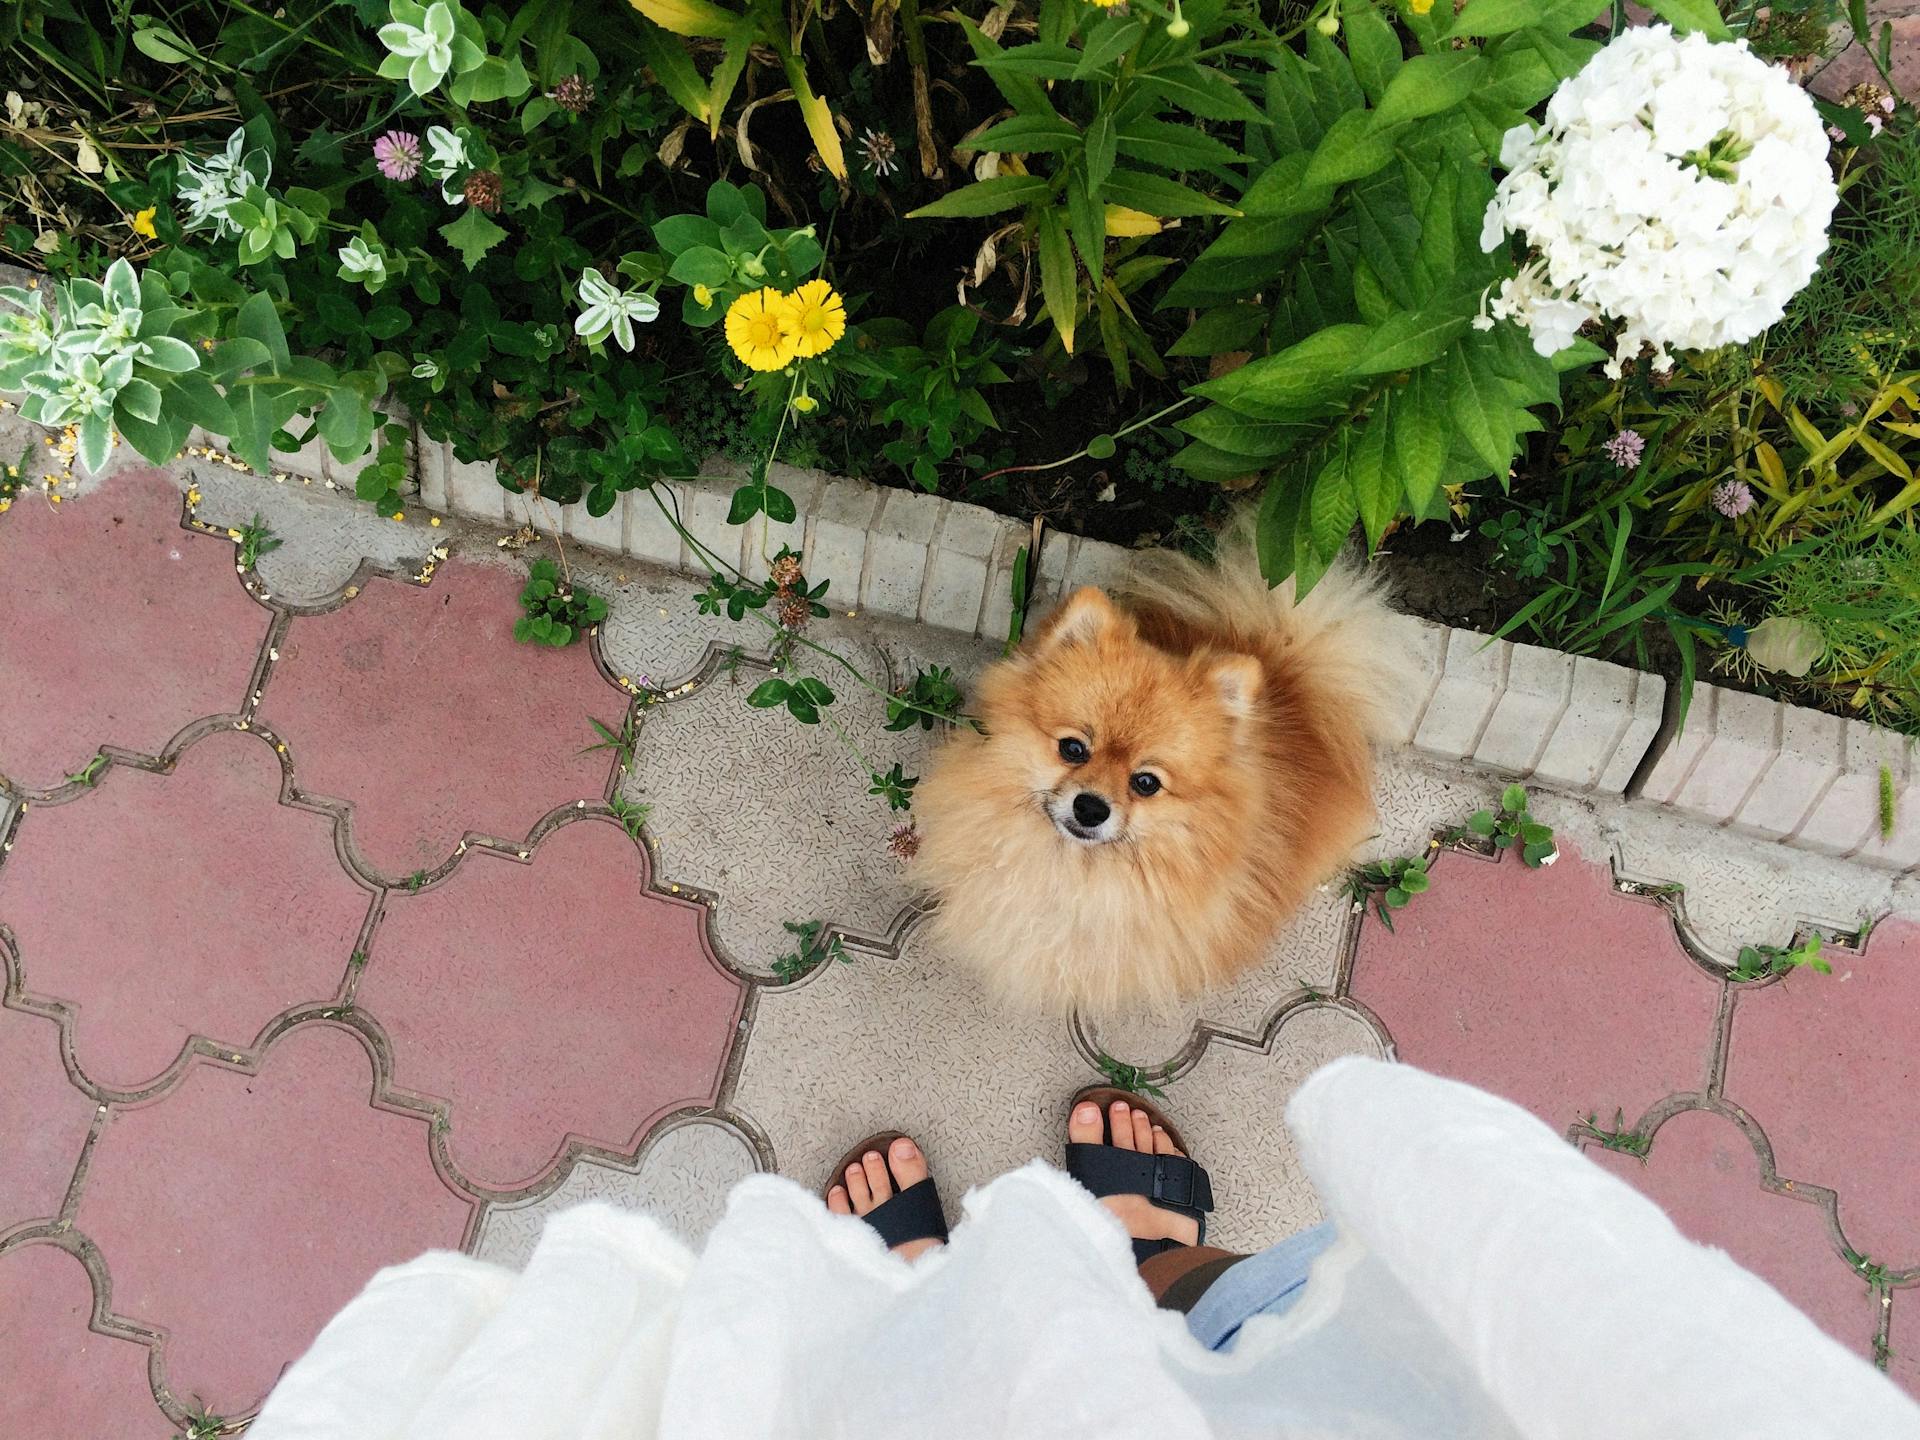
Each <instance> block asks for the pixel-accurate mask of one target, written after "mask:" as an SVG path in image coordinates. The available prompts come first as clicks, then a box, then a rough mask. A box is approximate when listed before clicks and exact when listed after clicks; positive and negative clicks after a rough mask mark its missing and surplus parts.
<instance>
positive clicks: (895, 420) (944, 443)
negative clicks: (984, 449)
mask: <svg viewBox="0 0 1920 1440" xmlns="http://www.w3.org/2000/svg"><path fill="white" fill-rule="evenodd" d="M861 340H862V347H861V348H860V349H858V350H856V351H855V352H853V353H852V354H851V355H850V356H849V357H848V358H847V360H846V361H845V362H844V364H845V368H846V369H847V370H848V371H849V373H850V374H851V375H852V376H854V377H855V378H854V387H855V393H856V394H857V395H858V396H859V397H860V398H861V399H862V400H865V401H867V402H868V403H869V404H871V405H872V406H873V407H874V416H873V418H874V420H875V421H876V422H877V423H879V424H881V425H885V426H889V427H897V429H898V430H899V432H900V434H899V437H898V438H897V439H893V440H889V441H887V442H886V443H885V444H883V445H882V446H881V447H880V452H881V454H883V455H885V456H886V458H887V459H888V460H890V461H892V462H893V463H894V464H895V465H897V466H899V467H900V469H901V470H903V471H905V472H906V473H907V474H908V475H909V476H911V477H912V479H913V482H914V483H915V484H916V485H918V486H919V487H920V488H921V489H923V490H934V489H937V488H938V487H939V484H940V467H941V466H942V465H944V464H946V463H948V462H949V461H951V460H953V459H954V458H955V457H956V456H959V457H960V458H962V460H963V461H964V462H965V463H967V464H968V465H969V466H970V467H972V468H976V469H977V468H979V467H980V466H982V465H983V464H984V461H983V460H982V458H981V457H980V456H978V455H971V454H968V453H967V452H968V449H969V447H971V446H972V445H974V444H975V442H977V441H978V440H979V439H980V437H981V436H982V435H983V434H985V433H986V432H987V431H988V430H997V429H999V428H1000V421H999V419H998V418H997V417H996V416H995V415H994V413H993V407H992V406H991V405H990V404H988V403H987V398H986V396H985V394H984V393H982V392H983V390H984V389H985V387H987V386H989V385H1004V384H1007V383H1008V382H1009V380H1010V379H1011V377H1010V376H1009V375H1008V374H1007V372H1006V371H1005V370H1004V369H1002V368H1001V365H1000V363H999V362H1000V357H1001V356H1002V354H1003V352H1004V349H1005V347H1003V346H1002V345H1001V343H1000V341H999V339H998V337H997V335H996V334H995V332H994V331H993V330H992V329H991V328H989V329H987V330H986V332H985V333H984V334H983V333H982V330H981V320H980V316H979V315H978V314H977V313H975V312H974V311H972V310H966V309H962V308H961V307H960V306H957V305H956V306H950V307H949V308H947V309H945V310H942V311H941V312H940V313H939V314H938V315H936V316H934V317H933V319H932V320H930V321H928V322H927V328H926V333H925V335H924V337H923V338H922V339H921V340H920V341H918V342H916V341H915V340H914V338H913V332H912V330H911V329H910V328H908V327H907V326H906V325H904V324H902V323H901V322H899V321H888V320H879V321H874V322H872V323H870V324H868V325H866V326H864V327H863V329H862V332H861Z"/></svg>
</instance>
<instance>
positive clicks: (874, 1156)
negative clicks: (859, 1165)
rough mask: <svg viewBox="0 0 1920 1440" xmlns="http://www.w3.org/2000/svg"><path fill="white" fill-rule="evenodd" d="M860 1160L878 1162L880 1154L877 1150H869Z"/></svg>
mask: <svg viewBox="0 0 1920 1440" xmlns="http://www.w3.org/2000/svg"><path fill="white" fill-rule="evenodd" d="M861 1158H862V1159H863V1160H878V1159H879V1158H880V1152H879V1151H878V1150H869V1151H867V1153H866V1154H865V1155H863V1156H862V1157H861Z"/></svg>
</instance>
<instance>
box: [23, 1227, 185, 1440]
mask: <svg viewBox="0 0 1920 1440" xmlns="http://www.w3.org/2000/svg"><path fill="white" fill-rule="evenodd" d="M92 1316H93V1285H92V1282H91V1281H90V1280H89V1279H88V1277H87V1272H86V1269H85V1267H84V1266H82V1265H81V1263H80V1261H79V1259H78V1258H77V1257H75V1256H73V1255H70V1254H68V1253H67V1252H66V1251H65V1250H62V1249H61V1248H60V1247H59V1246H57V1245H48V1244H38V1245H23V1246H21V1247H20V1248H19V1249H17V1250H10V1251H8V1252H7V1253H6V1254H4V1255H0V1435H9V1436H22V1437H24V1436H28V1435H48V1436H53V1435H60V1436H67V1435H72V1436H85V1437H87V1440H174V1437H175V1436H177V1435H178V1434H179V1431H178V1429H177V1428H176V1427H175V1426H173V1425H171V1424H169V1423H168V1421H167V1417H166V1416H165V1415H164V1414H162V1413H161V1410H160V1407H159V1405H158V1404H156V1403H155V1401H154V1398H153V1391H152V1390H150V1389H148V1388H147V1354H148V1351H147V1348H146V1346H144V1345H141V1344H138V1343H137V1342H135V1341H132V1340H122V1339H118V1338H116V1337H114V1336H111V1335H101V1334H98V1333H96V1332H95V1331H92V1330H89V1329H88V1328H87V1323H88V1321H89V1320H90V1319H91V1318H92Z"/></svg>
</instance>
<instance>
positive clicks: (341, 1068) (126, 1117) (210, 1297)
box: [74, 1021, 468, 1415]
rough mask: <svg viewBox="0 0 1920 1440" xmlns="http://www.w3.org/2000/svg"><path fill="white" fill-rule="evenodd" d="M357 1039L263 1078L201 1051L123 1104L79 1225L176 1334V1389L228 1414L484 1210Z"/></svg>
mask: <svg viewBox="0 0 1920 1440" xmlns="http://www.w3.org/2000/svg"><path fill="white" fill-rule="evenodd" d="M372 1089H373V1064H372V1061H371V1059H370V1058H369V1056H368V1053H367V1051H366V1049H365V1048H364V1047H363V1046H362V1044H361V1042H360V1040H359V1039H358V1037H356V1036H355V1035H353V1034H352V1033H351V1032H349V1031H347V1030H345V1029H343V1028H341V1027H338V1026H335V1025H331V1024H328V1023H326V1022H324V1021H321V1022H314V1023H310V1024H306V1025H301V1026H297V1027H296V1028H294V1029H293V1030H290V1031H288V1032H287V1033H286V1034H284V1035H282V1036H281V1037H280V1038H279V1039H278V1040H276V1041H275V1042H274V1043H273V1045H272V1046H271V1047H270V1048H269V1050H268V1052H267V1056H266V1059H265V1062H264V1063H263V1065H262V1067H261V1070H260V1073H259V1075H257V1076H251V1075H245V1074H241V1073H239V1072H237V1071H233V1070H228V1069H225V1068H224V1067H221V1066H218V1065H215V1064H213V1063H212V1062H209V1061H206V1060H195V1061H193V1062H192V1063H190V1064H189V1065H188V1067H187V1073H186V1075H185V1077H184V1078H183V1079H182V1080H181V1082H180V1085H179V1087H178V1088H177V1089H175V1090H173V1091H171V1092H169V1093H168V1095H167V1096H166V1097H165V1098H164V1099H162V1100H159V1101H152V1102H148V1103H145V1104H142V1105H138V1106H132V1107H128V1108H126V1109H124V1110H121V1109H117V1110H115V1112H114V1113H113V1114H112V1115H111V1116H110V1117H109V1119H108V1124H107V1129H106V1132H105V1134H104V1135H102V1136H101V1138H100V1140H99V1142H98V1143H97V1144H96V1145H95V1146H94V1151H93V1163H92V1167H91V1169H90V1170H89V1172H88V1175H87V1180H86V1188H85V1193H84V1194H83V1195H82V1197H81V1200H80V1206H79V1210H78V1213H77V1214H76V1215H75V1218H74V1226H75V1228H76V1229H77V1230H79V1231H80V1232H81V1233H82V1234H84V1235H88V1236H90V1237H91V1238H92V1239H93V1240H94V1242H95V1243H96V1244H98V1245H99V1247H100V1253H101V1255H102V1256H103V1258H104V1259H105V1261H106V1264H107V1268H108V1271H109V1272H110V1273H111V1275H112V1277H113V1309H114V1313H115V1314H116V1315H117V1316H119V1317H122V1318H124V1319H127V1320H134V1321H138V1322H139V1323H141V1324H143V1325H148V1326H151V1327H153V1328H155V1329H162V1330H164V1331H165V1332H166V1333H167V1339H166V1341H165V1343H164V1345H163V1347H162V1351H161V1353H162V1357H163V1360H164V1363H165V1376H166V1384H167V1387H168V1389H169V1390H170V1391H172V1393H173V1394H174V1395H176V1396H178V1397H181V1398H182V1399H183V1400H184V1401H186V1402H189V1403H191V1402H194V1401H195V1400H197V1401H198V1402H199V1403H203V1404H205V1405H206V1406H207V1408H208V1409H210V1410H211V1411H213V1412H214V1413H216V1414H220V1415H239V1414H242V1413H245V1412H247V1411H250V1410H252V1409H254V1408H255V1407H257V1406H258V1405H259V1404H260V1402H261V1401H262V1400H263V1399H264V1398H265V1397H266V1393H267V1391H268V1390H269V1389H271V1388H272V1386H273V1383H274V1381H275V1379H276V1378H277V1377H278V1376H279V1373H280V1371H281V1369H282V1368H283V1367H284V1366H285V1365H286V1364H287V1363H288V1362H289V1361H291V1360H293V1359H294V1358H295V1357H296V1356H298V1355H299V1354H300V1352H301V1351H303V1350H304V1349H306V1347H307V1346H308V1345H309V1344H310V1343H311V1342H312V1340H313V1337H314V1336H315V1335H317V1334H318V1333H319V1332H320V1327H321V1326H322V1325H324V1324H325V1323H326V1322H327V1320H328V1319H330V1318H331V1317H332V1315H333V1313H334V1312H335V1311H336V1310H338V1309H339V1308H340V1307H341V1306H342V1305H344V1304H345V1303H346V1302H347V1301H348V1300H350V1299H351V1298H353V1296H354V1294H355V1293H356V1292H358V1291H359V1289H360V1287H361V1286H362V1285H364V1284H365V1283H366V1282H367V1280H368V1279H369V1278H370V1277H371V1276H372V1275H373V1273H374V1272H375V1271H376V1270H378V1269H380V1268H381V1267H383V1266H386V1265H392V1264H395V1263H397V1262H399V1261H401V1260H406V1259H410V1258H412V1257H413V1256H415V1255H418V1254H420V1253H421V1252H422V1251H424V1250H429V1249H435V1248H442V1249H444V1248H451V1247H456V1246H458V1245H459V1244H460V1243H461V1239H462V1235H463V1232H464V1230H465V1228H466V1224H467V1217H468V1205H467V1203H466V1202H465V1201H463V1200H461V1199H460V1198H458V1197H457V1196H456V1195H454V1194H453V1192H452V1191H450V1190H449V1189H448V1188H447V1187H446V1185H445V1184H444V1183H443V1182H442V1181H441V1180H440V1177H439V1176H438V1175H437V1174H436V1173H435V1172H434V1169H433V1162H432V1158H431V1155H430V1147H429V1143H428V1127H427V1123H426V1121H425V1120H424V1119H423V1118H422V1117H419V1116H414V1115H402V1114H398V1113H395V1112H392V1111H387V1110H380V1109H376V1108H374V1107H373V1106H372V1105H370V1104H369V1103H368V1100H369V1096H370V1095H371V1093H372Z"/></svg>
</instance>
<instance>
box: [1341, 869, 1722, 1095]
mask: <svg viewBox="0 0 1920 1440" xmlns="http://www.w3.org/2000/svg"><path fill="white" fill-rule="evenodd" d="M1394 925H1395V927H1396V931H1395V932H1392V933H1390V932H1389V931H1388V930H1387V929H1386V928H1385V927H1384V926H1383V925H1381V924H1380V923H1379V921H1378V920H1377V919H1376V918H1374V917H1373V916H1372V914H1371V912H1370V913H1369V915H1368V917H1367V919H1366V921H1365V923H1364V925H1363V927H1362V929H1361V932H1360V939H1359V943H1358V948H1357V950H1356V953H1355V956H1354V969H1353V987H1352V993H1353V995H1354V997H1355V998H1356V999H1358V1000H1360V1001H1361V1002H1362V1003H1364V1004H1366V1005H1368V1006H1370V1007H1371V1008H1372V1009H1373V1010H1374V1012H1375V1013H1376V1014H1377V1015H1379V1017H1380V1018H1381V1020H1382V1021H1384V1022H1385V1024H1386V1026H1387V1029H1388V1031H1389V1033H1391V1035H1392V1036H1393V1041H1394V1045H1395V1046H1396V1048H1397V1051H1398V1054H1399V1056H1400V1058H1401V1059H1402V1060H1405V1061H1408V1062H1409V1063H1411V1064H1414V1065H1418V1066H1420V1067H1422V1068H1423V1069H1427V1070H1433V1071H1437V1072H1438V1073H1440V1074H1442V1075H1450V1076H1453V1077H1454V1078H1456V1079H1460V1080H1467V1081H1470V1082H1472V1083H1473V1084H1475V1085H1479V1086H1481V1087H1482V1088H1484V1089H1487V1090H1492V1091H1493V1092H1494V1093H1496V1094H1499V1095H1504V1096H1506V1097H1507V1098H1508V1099H1510V1100H1514V1101H1517V1102H1518V1103H1520V1104H1521V1105H1524V1106H1526V1107H1527V1109H1529V1110H1531V1111H1533V1113H1534V1114H1536V1115H1538V1116H1539V1117H1540V1118H1541V1119H1543V1120H1545V1121H1546V1122H1547V1123H1548V1124H1549V1125H1552V1126H1553V1127H1554V1128H1555V1129H1564V1128H1565V1127H1566V1126H1568V1125H1570V1124H1572V1123H1573V1122H1574V1121H1576V1120H1578V1119H1580V1118H1581V1117H1583V1116H1585V1115H1587V1114H1589V1113H1594V1114H1599V1115H1603V1116H1605V1117H1607V1118H1608V1119H1611V1118H1612V1116H1613V1112H1614V1110H1615V1108H1616V1107H1617V1108H1619V1109H1621V1110H1622V1111H1624V1112H1625V1114H1626V1115H1627V1117H1628V1118H1629V1119H1635V1118H1638V1117H1639V1116H1640V1115H1641V1114H1642V1113H1644V1112H1645V1111H1646V1109H1647V1108H1648V1107H1649V1106H1650V1105H1652V1104H1653V1103H1654V1102H1655V1101H1657V1100H1660V1099H1663V1098H1664V1097H1666V1096H1667V1095H1670V1094H1673V1093H1675V1092H1678V1091H1697V1090H1699V1089H1700V1088H1701V1087H1702V1086H1704V1085H1705V1083H1706V1073H1707V1055H1708V1049H1709V1047H1710V1045H1711V1043H1712V1040H1713V1021H1714V1014H1715V1010H1716V1007H1717V1005H1718V1001H1719V994H1720V985H1719V982H1718V981H1716V980H1713V979H1711V978H1710V977H1708V976H1706V975H1703V974H1702V973H1701V972H1700V971H1699V970H1698V969H1697V968H1695V966H1694V965H1693V964H1692V963H1691V962H1690V961H1689V960H1688V959H1687V957H1686V955H1685V953H1684V952H1683V951H1682V950H1681V949H1680V943H1679V941H1678V939H1677V938H1676V937H1675V935H1674V931H1673V925H1672V922H1671V921H1669V920H1668V918H1667V916H1666V912H1664V911H1663V910H1661V909H1660V908H1659V907H1658V906H1656V905H1652V904H1649V903H1647V902H1645V901H1640V900H1635V899H1632V898H1630V897H1628V896H1624V895H1621V894H1619V893H1617V892H1616V891H1615V890H1614V889H1613V884H1612V879H1611V875H1610V872H1609V869H1608V867H1607V865H1606V864H1604V863H1600V864H1589V863H1587V862H1585V861H1583V860H1581V859H1580V857H1579V856H1578V855H1577V854H1575V853H1574V852H1573V849H1572V847H1571V846H1569V845H1567V844H1566V843H1565V842H1564V841H1563V842H1562V845H1561V854H1560V859H1559V861H1558V862H1557V863H1556V864H1554V865H1552V866H1549V867H1547V868H1545V869H1541V870H1528V869H1527V868H1526V867H1525V866H1523V865H1521V864H1520V863H1519V862H1518V861H1516V860H1514V859H1512V858H1511V857H1509V858H1507V859H1504V860H1502V861H1501V862H1500V863H1499V864H1497V865H1495V864H1489V863H1487V862H1486V861H1484V860H1481V859H1478V858H1476V857H1473V856H1469V855H1460V854H1443V855H1441V856H1440V857H1439V858H1438V859H1437V860H1436V861H1435V862H1434V865H1433V888H1432V889H1431V890H1429V891H1428V892H1427V893H1425V894H1424V895H1419V896H1416V897H1415V898H1414V900H1413V903H1412V904H1410V905H1408V906H1407V907H1406V909H1404V910H1401V911H1399V912H1398V913H1397V914H1396V915H1395V916H1394Z"/></svg>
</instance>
